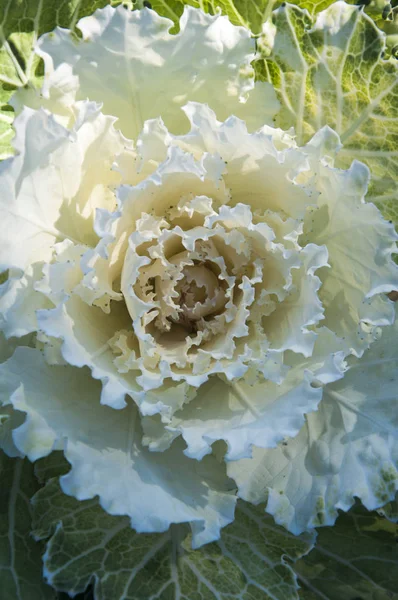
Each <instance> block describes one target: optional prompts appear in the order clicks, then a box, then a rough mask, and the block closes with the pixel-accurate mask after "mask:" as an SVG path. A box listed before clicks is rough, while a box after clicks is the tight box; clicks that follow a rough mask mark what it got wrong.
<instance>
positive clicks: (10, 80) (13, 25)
mask: <svg viewBox="0 0 398 600" xmlns="http://www.w3.org/2000/svg"><path fill="white" fill-rule="evenodd" d="M120 3H121V2H120V1H119V0H65V2H62V3H61V4H60V3H59V2H57V1H56V0H0V159H3V158H7V156H11V155H12V154H13V153H14V152H13V148H12V146H11V140H12V137H13V130H12V121H13V111H12V108H11V107H10V106H9V104H8V102H9V100H10V98H11V96H12V95H13V93H14V92H15V90H17V89H20V88H22V87H27V88H31V87H32V86H38V85H40V83H41V81H42V77H43V69H42V65H41V62H40V60H39V58H38V57H37V56H36V55H35V54H34V52H33V49H34V46H35V44H36V42H37V39H38V37H39V36H40V35H42V34H43V33H45V32H46V31H51V30H52V29H54V27H56V26H57V25H58V26H60V27H69V28H70V29H72V30H73V29H74V27H75V24H76V22H77V21H78V19H80V18H81V17H84V16H85V15H87V14H91V13H92V12H93V11H94V10H95V9H96V8H100V7H102V6H105V5H106V4H111V5H112V6H117V5H118V4H120ZM123 3H124V4H126V5H127V6H130V7H132V6H133V4H134V2H132V1H130V0H127V1H126V2H123ZM136 4H137V7H139V6H141V4H142V3H141V2H137V3H136Z"/></svg>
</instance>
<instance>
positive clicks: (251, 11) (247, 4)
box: [150, 0, 276, 34]
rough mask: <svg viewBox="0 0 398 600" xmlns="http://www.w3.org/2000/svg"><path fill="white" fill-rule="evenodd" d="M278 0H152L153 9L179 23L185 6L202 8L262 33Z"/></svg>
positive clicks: (235, 23)
mask: <svg viewBox="0 0 398 600" xmlns="http://www.w3.org/2000/svg"><path fill="white" fill-rule="evenodd" d="M275 3H276V0H151V1H150V5H151V7H152V8H153V10H156V12H157V13H159V14H160V15H162V16H163V17H168V18H169V19H171V20H172V21H174V23H176V24H177V23H178V20H179V18H180V16H181V15H182V13H183V11H184V6H185V5H189V6H193V7H194V8H201V9H202V10H203V11H204V12H206V13H209V14H211V15H214V14H216V13H217V12H220V11H221V12H222V14H223V15H227V17H228V18H229V20H230V21H231V23H233V24H234V25H241V26H243V27H247V28H248V29H251V30H252V31H253V33H256V34H257V33H260V31H261V26H262V24H263V22H264V21H265V20H266V19H268V17H269V16H270V14H271V12H272V8H273V7H274V6H275Z"/></svg>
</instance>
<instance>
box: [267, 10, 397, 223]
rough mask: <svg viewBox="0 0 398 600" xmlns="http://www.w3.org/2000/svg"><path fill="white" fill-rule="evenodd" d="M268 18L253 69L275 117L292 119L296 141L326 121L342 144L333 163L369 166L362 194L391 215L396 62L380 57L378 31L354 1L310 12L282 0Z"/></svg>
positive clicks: (283, 122) (286, 122)
mask: <svg viewBox="0 0 398 600" xmlns="http://www.w3.org/2000/svg"><path fill="white" fill-rule="evenodd" d="M300 6H301V4H300ZM273 23H274V25H275V26H276V29H272V28H271V29H270V26H269V25H268V28H267V29H266V32H267V33H266V37H264V39H263V40H262V41H261V40H260V42H259V45H260V47H261V45H262V42H263V43H264V45H265V53H267V52H268V53H269V52H271V55H270V56H269V58H267V57H265V56H264V59H263V60H261V61H258V62H257V63H256V68H257V75H258V76H259V78H260V79H263V80H265V81H270V82H272V83H273V85H274V86H275V88H276V90H277V93H278V97H279V100H280V101H281V104H282V109H281V111H280V113H279V115H278V121H277V122H278V124H279V125H280V126H281V127H282V128H284V129H286V128H289V127H291V126H294V127H295V131H296V134H297V138H298V141H299V142H300V143H302V142H303V141H305V140H307V139H308V138H309V137H311V136H312V135H313V134H314V132H316V131H318V130H319V129H320V128H321V127H322V125H325V124H326V125H329V126H330V127H332V128H333V129H334V130H335V131H337V133H338V134H339V135H340V138H341V141H342V143H343V145H344V147H343V149H342V151H341V152H340V153H339V163H338V166H341V167H343V168H346V167H347V166H348V165H349V164H350V163H351V162H352V160H353V159H358V160H361V161H363V162H365V163H366V164H367V165H368V166H369V167H370V169H371V172H372V178H371V182H370V189H369V193H368V197H367V200H368V201H372V202H375V203H376V204H377V205H378V206H379V207H380V209H381V210H382V212H383V214H384V215H385V216H386V217H387V218H392V217H393V216H395V217H396V206H397V196H396V180H397V177H398V158H397V152H396V144H397V135H398V121H397V118H396V112H397V106H398V104H397V102H398V77H397V74H398V68H397V65H396V63H395V62H393V61H386V60H383V59H382V56H383V51H384V49H385V36H384V34H383V33H382V32H381V31H380V30H379V29H378V28H377V27H376V25H375V24H374V22H373V21H372V19H371V18H370V17H369V16H367V15H366V14H365V13H364V12H363V11H362V10H361V8H360V7H357V6H351V5H349V4H346V3H345V2H342V1H338V2H334V3H333V4H332V5H331V6H330V7H329V8H327V9H326V10H325V11H323V12H321V13H318V14H317V15H316V16H315V17H314V18H312V17H311V16H310V15H309V13H308V12H307V11H306V10H303V9H302V8H301V7H298V6H294V5H289V4H287V5H286V6H283V7H282V6H281V7H280V8H279V9H277V10H276V11H275V12H274V14H273Z"/></svg>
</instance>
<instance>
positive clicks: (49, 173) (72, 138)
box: [0, 102, 123, 269]
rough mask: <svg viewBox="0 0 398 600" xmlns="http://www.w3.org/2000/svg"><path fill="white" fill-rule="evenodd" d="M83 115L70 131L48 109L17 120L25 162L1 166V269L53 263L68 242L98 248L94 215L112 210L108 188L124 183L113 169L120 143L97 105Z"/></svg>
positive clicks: (110, 121)
mask: <svg viewBox="0 0 398 600" xmlns="http://www.w3.org/2000/svg"><path fill="white" fill-rule="evenodd" d="M79 110H80V112H79V117H78V120H77V122H76V123H75V125H74V127H73V129H72V130H70V131H69V130H67V129H65V128H64V127H63V126H62V125H60V124H59V123H57V122H56V121H55V119H54V117H52V116H51V115H49V114H47V113H46V112H45V111H44V110H39V111H33V110H31V109H28V108H25V109H24V111H23V112H22V113H21V114H20V115H19V116H18V117H17V119H16V121H15V130H16V138H15V143H14V145H15V149H16V150H17V152H18V155H17V156H16V157H13V158H11V159H8V160H6V161H4V162H3V163H2V164H1V165H0V186H1V189H2V195H1V198H0V218H1V222H2V224H3V231H4V234H3V235H2V239H1V244H0V268H1V269H6V268H10V267H14V268H20V269H24V268H25V267H27V266H28V265H29V264H32V263H33V262H37V261H40V260H43V261H48V260H49V259H50V258H51V246H52V244H53V243H54V242H55V241H59V240H62V239H65V238H70V239H72V240H76V239H77V240H79V241H80V242H83V243H93V242H94V243H95V240H96V236H95V234H94V232H93V229H92V227H93V217H94V210H95V208H99V207H104V208H105V207H107V208H113V205H114V202H115V201H114V196H113V194H112V193H111V191H110V190H109V189H108V186H109V185H111V184H112V183H116V181H117V180H118V176H117V174H116V173H114V172H112V171H111V166H112V161H113V158H114V156H115V153H117V152H121V151H122V149H123V144H122V141H121V138H120V136H119V134H117V133H116V132H115V131H114V130H113V122H114V119H113V118H111V117H104V116H103V115H102V114H101V113H100V112H99V110H98V107H97V106H96V105H95V104H94V103H88V102H86V103H82V104H81V105H80V109H79ZM99 145H101V147H102V148H103V150H102V151H101V152H98V147H99Z"/></svg>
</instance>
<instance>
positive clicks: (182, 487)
mask: <svg viewBox="0 0 398 600" xmlns="http://www.w3.org/2000/svg"><path fill="white" fill-rule="evenodd" d="M0 372H1V388H0V393H1V401H2V402H3V404H5V405H8V404H11V405H12V406H13V408H14V409H15V410H17V411H20V412H24V413H26V420H25V422H24V423H23V424H22V425H21V426H20V427H18V428H17V429H15V430H14V432H13V439H14V443H15V444H16V446H17V448H18V450H19V451H20V452H22V453H24V454H26V455H27V456H28V457H29V458H30V459H31V460H36V459H38V458H41V457H43V456H47V455H48V454H49V453H50V452H51V451H52V450H53V449H58V448H60V447H62V446H63V445H64V440H65V441H66V442H65V456H66V458H67V459H68V461H69V462H70V463H71V464H72V469H71V471H70V472H69V473H68V474H67V475H65V476H64V477H63V478H62V480H61V481H62V487H63V490H64V491H65V492H66V493H68V494H70V495H74V496H75V497H77V498H78V499H80V500H85V499H89V498H93V497H94V496H97V495H98V496H99V497H100V501H101V504H102V506H103V507H104V508H105V509H106V510H107V511H108V512H109V513H110V514H116V515H128V516H129V517H130V521H131V525H132V527H134V528H135V529H136V530H137V531H139V532H154V531H155V532H156V531H165V530H167V529H168V527H169V525H170V524H171V523H184V522H189V523H191V528H192V532H193V544H194V546H200V545H202V544H204V543H207V542H210V541H213V540H214V539H217V538H218V537H219V535H220V529H221V528H222V527H223V526H225V525H226V524H227V523H229V522H231V521H232V520H233V514H234V507H235V502H236V498H235V496H234V494H233V491H232V489H233V488H232V487H231V482H230V481H229V480H228V478H227V477H226V475H225V469H224V467H223V465H222V464H220V463H218V462H217V461H216V460H215V458H214V457H206V459H205V460H204V461H202V462H201V463H197V462H195V463H192V461H190V460H189V459H188V458H186V457H185V456H184V454H183V447H182V443H178V442H177V443H176V444H174V445H173V446H172V448H171V449H170V450H169V451H168V452H164V453H162V454H153V453H150V452H149V451H147V450H146V449H144V448H143V447H142V446H141V431H140V423H139V418H138V414H137V412H138V411H137V409H136V407H135V406H134V405H132V404H131V405H130V406H129V407H128V408H127V407H126V408H125V409H124V410H123V411H115V410H113V409H111V408H108V407H105V406H101V405H100V404H99V397H100V386H99V384H98V382H96V381H95V380H93V379H92V378H91V376H90V374H89V373H88V372H87V370H84V369H73V368H71V367H49V366H48V365H47V364H46V363H45V362H44V360H43V358H42V355H41V353H40V352H39V351H38V350H34V349H30V348H17V350H16V352H15V353H14V355H13V356H12V357H11V358H10V359H9V360H8V361H7V362H6V363H3V364H2V365H1V366H0ZM177 473H178V477H176V476H175V475H176V474H177Z"/></svg>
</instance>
